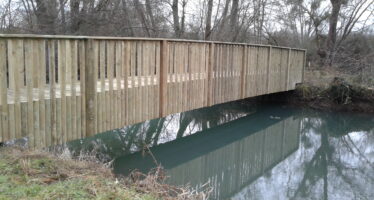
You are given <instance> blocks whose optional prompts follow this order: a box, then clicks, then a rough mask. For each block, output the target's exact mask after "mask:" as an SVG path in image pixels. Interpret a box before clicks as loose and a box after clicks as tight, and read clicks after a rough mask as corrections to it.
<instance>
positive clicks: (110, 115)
mask: <svg viewBox="0 0 374 200" xmlns="http://www.w3.org/2000/svg"><path fill="white" fill-rule="evenodd" d="M113 68H114V41H108V42H107V77H108V78H107V79H108V81H109V92H108V93H107V94H106V98H107V99H106V113H107V120H108V121H107V122H108V123H107V126H106V130H105V131H108V130H112V129H114V126H113V125H114V124H113V122H114V117H115V116H116V114H115V110H116V108H115V104H114V98H113V72H114V70H113Z"/></svg>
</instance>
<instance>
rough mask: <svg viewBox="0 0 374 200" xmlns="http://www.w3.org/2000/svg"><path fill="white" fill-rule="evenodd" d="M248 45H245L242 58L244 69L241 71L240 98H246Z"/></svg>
mask: <svg viewBox="0 0 374 200" xmlns="http://www.w3.org/2000/svg"><path fill="white" fill-rule="evenodd" d="M247 51H248V50H247V45H244V46H243V58H242V62H243V63H242V69H241V73H240V79H241V80H240V98H242V99H244V98H245V89H246V85H247V84H246V73H245V72H246V69H247V54H248V53H247Z"/></svg>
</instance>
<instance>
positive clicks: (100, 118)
mask: <svg viewBox="0 0 374 200" xmlns="http://www.w3.org/2000/svg"><path fill="white" fill-rule="evenodd" d="M99 44H100V47H99V51H100V55H99V60H100V64H99V68H100V86H101V89H100V95H99V96H100V97H99V99H100V100H99V101H98V103H99V104H98V105H97V109H98V112H97V125H98V127H97V129H98V131H99V132H103V131H106V130H108V129H107V115H106V112H109V111H106V105H107V102H106V95H105V94H106V89H105V88H106V85H105V84H106V83H105V79H106V78H105V77H106V73H105V72H106V70H105V69H106V58H105V51H106V50H105V49H106V44H105V41H104V40H102V41H99Z"/></svg>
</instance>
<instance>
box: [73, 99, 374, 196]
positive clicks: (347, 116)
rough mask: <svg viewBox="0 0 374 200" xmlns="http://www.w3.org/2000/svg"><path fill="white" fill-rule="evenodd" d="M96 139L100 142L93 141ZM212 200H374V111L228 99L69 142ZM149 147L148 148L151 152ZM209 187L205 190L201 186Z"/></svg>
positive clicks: (120, 168) (123, 169)
mask: <svg viewBox="0 0 374 200" xmlns="http://www.w3.org/2000/svg"><path fill="white" fill-rule="evenodd" d="M93 144H96V145H93ZM72 148H73V149H76V150H77V149H81V148H92V149H93V148H96V150H97V151H99V152H101V154H100V155H102V156H103V158H104V159H114V172H115V173H116V174H122V175H128V174H129V173H130V172H131V171H133V170H135V169H136V170H139V171H142V172H144V173H147V172H148V171H149V170H151V169H152V168H154V167H156V166H157V165H161V166H162V167H163V168H164V169H165V172H166V174H167V175H168V176H169V178H168V179H167V180H166V181H167V183H169V184H173V185H186V184H188V185H190V186H192V187H194V188H197V189H201V188H206V187H207V186H209V187H211V188H212V189H213V190H212V193H211V199H339V200H340V199H374V191H373V190H372V189H373V188H374V116H369V115H359V114H352V113H327V112H317V111H312V110H306V109H297V108H291V107H288V106H283V105H262V106H248V105H243V104H240V103H231V104H226V105H220V106H215V107H212V108H208V109H202V110H198V111H191V112H187V113H181V114H177V115H174V116H169V117H167V118H162V119H156V120H152V121H148V122H146V123H143V124H137V125H133V126H129V127H126V128H124V129H122V130H119V131H117V132H111V133H105V134H101V135H99V136H97V137H95V138H91V139H88V140H84V141H81V144H80V145H78V144H74V143H72ZM150 152H151V153H150ZM203 186H204V187H203Z"/></svg>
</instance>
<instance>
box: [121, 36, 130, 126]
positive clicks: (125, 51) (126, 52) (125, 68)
mask: <svg viewBox="0 0 374 200" xmlns="http://www.w3.org/2000/svg"><path fill="white" fill-rule="evenodd" d="M130 54H131V49H130V44H129V42H122V57H123V60H122V63H123V64H122V67H121V68H122V74H123V82H124V83H123V84H124V86H123V87H124V88H123V90H122V100H121V102H122V107H123V108H122V109H123V112H122V118H123V119H124V120H123V121H124V122H125V124H126V125H128V124H129V118H128V113H129V111H128V102H129V101H128V100H127V97H128V92H129V89H128V87H129V86H128V77H129V70H130Z"/></svg>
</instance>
